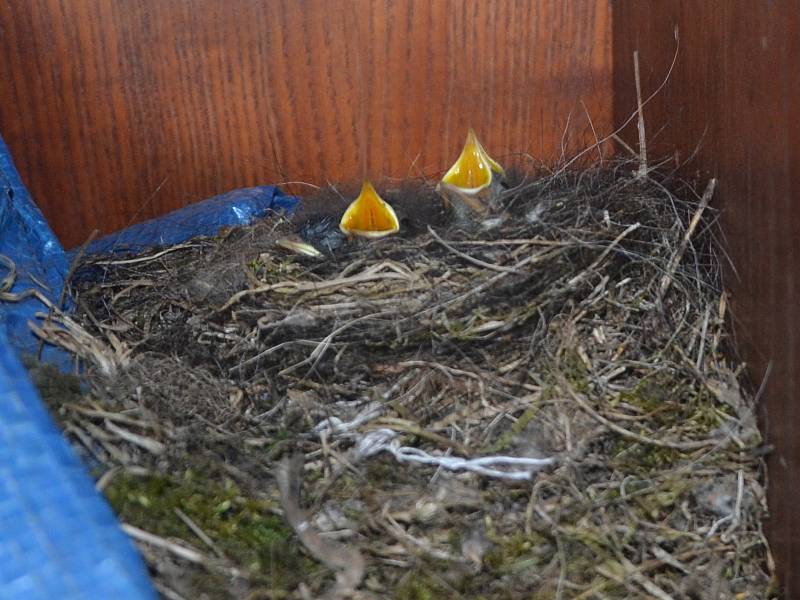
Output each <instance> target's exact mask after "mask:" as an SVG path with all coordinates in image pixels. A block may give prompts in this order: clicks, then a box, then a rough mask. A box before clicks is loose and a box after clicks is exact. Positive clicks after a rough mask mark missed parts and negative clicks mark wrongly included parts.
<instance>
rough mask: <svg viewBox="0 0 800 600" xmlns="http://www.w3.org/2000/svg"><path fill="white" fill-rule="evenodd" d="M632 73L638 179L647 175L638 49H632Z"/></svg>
mask: <svg viewBox="0 0 800 600" xmlns="http://www.w3.org/2000/svg"><path fill="white" fill-rule="evenodd" d="M633 74H634V79H635V81H636V106H637V108H636V111H637V113H638V115H639V116H638V119H637V125H638V128H639V171H638V172H637V173H636V176H637V177H638V178H640V179H642V178H645V177H647V140H646V139H645V130H644V104H643V103H642V81H641V79H640V78H639V51H638V50H634V51H633Z"/></svg>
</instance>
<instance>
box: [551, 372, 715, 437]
mask: <svg viewBox="0 0 800 600" xmlns="http://www.w3.org/2000/svg"><path fill="white" fill-rule="evenodd" d="M558 381H559V384H560V385H561V386H562V387H563V388H564V389H565V390H567V392H568V393H569V395H570V397H571V398H572V399H573V400H574V401H575V403H576V404H577V405H578V406H580V407H581V408H582V409H583V410H585V411H586V412H587V413H589V415H590V416H591V417H593V418H594V419H595V420H597V421H599V422H600V423H602V424H603V425H605V426H606V427H608V428H609V429H611V430H612V431H614V432H615V433H618V434H620V435H621V436H623V437H626V438H628V439H631V440H636V441H637V442H642V443H643V444H650V445H651V446H658V447H660V448H672V449H674V450H684V451H685V450H697V449H700V448H706V447H708V446H713V445H715V444H717V443H719V440H698V441H695V442H668V441H665V440H658V439H655V438H651V437H647V436H644V435H641V434H638V433H634V432H632V431H628V430H627V429H625V428H623V427H620V426H619V425H617V424H616V423H614V422H613V421H610V420H608V419H606V418H605V417H604V416H603V415H601V414H600V413H599V412H597V411H596V410H595V409H594V408H592V407H591V406H589V403H588V402H586V401H585V400H584V399H583V398H581V396H580V394H578V393H577V392H575V390H574V389H572V386H571V385H570V384H569V382H568V381H567V380H566V378H565V377H564V376H563V375H560V374H559V375H558Z"/></svg>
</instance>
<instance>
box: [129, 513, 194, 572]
mask: <svg viewBox="0 0 800 600" xmlns="http://www.w3.org/2000/svg"><path fill="white" fill-rule="evenodd" d="M121 527H122V531H124V532H125V533H127V534H128V535H129V536H131V537H132V538H133V539H135V540H136V541H139V542H144V543H145V544H149V545H151V546H155V547H156V548H161V549H162V550H167V551H169V552H171V553H172V554H174V555H175V556H177V557H179V558H182V559H184V560H188V561H189V562H193V563H195V564H198V565H204V564H207V563H208V562H209V559H208V557H207V556H205V555H204V554H202V553H200V552H198V551H197V550H195V549H194V548H188V547H186V546H183V545H181V544H176V543H175V542H171V541H169V540H168V539H165V538H163V537H161V536H158V535H155V534H154V533H150V532H148V531H145V530H144V529H139V528H138V527H134V526H133V525H129V524H128V523H123V524H122V525H121Z"/></svg>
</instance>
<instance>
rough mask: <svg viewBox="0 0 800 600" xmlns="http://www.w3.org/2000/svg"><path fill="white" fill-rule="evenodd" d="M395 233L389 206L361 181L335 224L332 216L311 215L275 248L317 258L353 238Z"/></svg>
mask: <svg viewBox="0 0 800 600" xmlns="http://www.w3.org/2000/svg"><path fill="white" fill-rule="evenodd" d="M337 225H338V226H337ZM399 230H400V221H399V219H398V218H397V214H396V213H395V211H394V209H393V208H392V206H391V205H390V204H389V203H388V202H386V201H385V200H384V199H383V198H381V197H380V195H379V194H378V192H377V191H376V190H375V188H374V187H373V186H372V184H371V183H370V182H369V181H368V180H365V181H364V183H363V185H362V187H361V193H360V194H359V195H358V197H357V198H356V199H355V200H353V201H352V202H351V203H350V205H349V206H348V207H347V209H346V210H345V211H344V214H343V215H342V217H341V218H340V219H338V224H337V219H336V217H334V216H332V215H328V214H315V215H312V216H310V217H309V218H307V219H305V220H304V221H303V222H302V223H301V224H300V226H299V227H298V229H297V233H296V234H294V235H290V236H287V237H285V238H282V239H280V240H278V241H277V244H278V246H280V247H282V248H285V249H287V250H291V251H292V252H295V253H297V254H302V255H304V256H312V257H321V256H323V255H324V254H332V253H334V252H335V251H336V250H338V249H340V248H342V247H343V246H344V245H345V244H347V243H348V242H349V241H350V240H352V239H353V238H354V237H363V238H368V239H375V238H380V237H384V236H387V235H391V234H393V233H397V232H398V231H399Z"/></svg>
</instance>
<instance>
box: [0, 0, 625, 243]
mask: <svg viewBox="0 0 800 600" xmlns="http://www.w3.org/2000/svg"><path fill="white" fill-rule="evenodd" d="M609 13H610V8H609V5H608V2H607V1H606V0H581V1H580V2H568V3H565V2H561V1H560V0H501V1H495V2H479V1H478V0H441V1H436V2H427V1H423V0H387V1H386V2H371V1H369V0H264V1H255V0H234V1H231V2H223V1H222V0H170V1H169V2H165V1H163V0H140V1H133V0H122V1H110V0H70V1H66V0H8V1H6V2H2V3H0V29H1V30H2V35H0V72H2V74H3V83H2V85H0V132H2V135H3V136H4V137H5V138H6V141H7V142H8V143H9V146H10V147H11V149H12V152H13V153H14V156H15V158H16V161H17V163H18V166H19V168H20V171H21V172H22V175H23V177H24V179H25V181H26V182H27V183H28V184H29V186H30V188H31V190H32V192H33V194H34V197H35V198H36V200H37V201H38V202H39V204H40V205H41V206H42V208H43V210H44V212H45V214H46V215H47V217H48V218H49V219H50V221H51V222H52V223H53V225H54V227H55V229H56V231H57V233H58V235H59V236H60V237H61V239H62V240H63V241H64V242H65V244H66V245H67V246H72V245H74V244H77V243H79V242H81V241H82V240H83V239H85V238H86V236H87V235H88V234H89V232H91V231H92V230H93V229H95V228H99V229H100V230H101V231H103V232H107V231H111V230H114V229H118V228H121V227H124V226H126V225H128V224H130V223H132V222H135V221H138V220H142V219H145V218H149V217H152V216H155V215H158V214H162V213H164V212H166V211H169V210H171V209H174V208H177V207H180V206H183V205H185V204H187V203H190V202H192V201H196V200H198V199H201V198H203V197H206V196H209V195H212V194H215V193H219V192H223V191H225V190H227V189H230V188H233V187H239V186H247V185H254V184H262V183H271V182H279V181H305V182H309V183H316V184H319V183H323V182H325V181H352V180H355V179H358V178H361V177H362V176H365V175H369V176H371V177H375V178H381V177H406V176H408V175H409V174H411V175H418V174H425V175H432V174H436V173H437V172H439V171H440V170H442V169H444V168H446V167H447V166H448V163H449V162H450V161H452V160H453V159H454V158H455V156H456V155H457V152H458V151H459V148H460V146H461V144H462V143H463V138H464V136H465V133H466V129H467V127H468V126H473V127H475V128H476V129H477V130H478V133H479V135H480V136H481V138H482V139H483V140H484V143H485V145H486V146H487V148H489V149H490V151H491V152H492V153H493V154H494V155H496V156H497V157H498V158H506V159H507V160H510V156H511V155H512V154H514V153H520V152H528V153H530V154H532V155H534V156H536V157H541V158H543V159H545V160H553V159H555V158H557V157H558V156H559V155H560V154H561V151H562V139H563V140H564V142H565V143H566V144H567V145H568V146H569V148H572V149H574V148H576V147H579V146H580V145H582V144H584V143H586V142H587V141H588V140H589V139H590V138H589V133H588V130H587V127H586V125H587V118H586V114H587V113H588V114H589V115H591V118H592V119H593V121H594V124H595V126H596V127H597V128H598V129H599V130H608V127H609V125H610V123H611V112H612V100H611V85H610V83H611V66H610V64H611V45H610V31H611V30H610V28H611V22H610V18H609V17H610V15H609ZM584 106H585V109H584ZM568 123H569V128H568V134H567V135H566V136H563V133H564V131H565V129H567V124H568ZM294 189H295V191H307V189H308V188H302V187H299V186H295V188H294Z"/></svg>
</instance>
